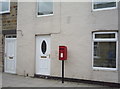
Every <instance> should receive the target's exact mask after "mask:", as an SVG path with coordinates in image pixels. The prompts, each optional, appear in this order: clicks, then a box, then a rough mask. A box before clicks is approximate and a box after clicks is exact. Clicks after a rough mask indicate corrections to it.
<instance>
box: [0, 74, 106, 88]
mask: <svg viewBox="0 0 120 89" xmlns="http://www.w3.org/2000/svg"><path fill="white" fill-rule="evenodd" d="M0 76H2V77H0V80H2V82H1V83H0V86H1V87H101V88H103V87H106V86H101V85H94V84H84V83H77V82H66V81H65V82H64V84H62V83H61V80H52V79H42V78H31V77H24V76H19V75H12V74H6V73H0Z"/></svg>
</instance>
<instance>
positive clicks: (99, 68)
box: [93, 67, 118, 72]
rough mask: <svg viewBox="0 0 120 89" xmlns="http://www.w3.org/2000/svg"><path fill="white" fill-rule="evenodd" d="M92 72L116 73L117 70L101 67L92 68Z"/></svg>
mask: <svg viewBox="0 0 120 89" xmlns="http://www.w3.org/2000/svg"><path fill="white" fill-rule="evenodd" d="M93 71H113V72H117V71H118V70H117V68H102V67H93Z"/></svg>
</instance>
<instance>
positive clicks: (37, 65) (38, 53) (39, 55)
mask: <svg viewBox="0 0 120 89" xmlns="http://www.w3.org/2000/svg"><path fill="white" fill-rule="evenodd" d="M43 41H46V44H47V46H46V47H47V48H46V53H45V54H42V51H39V50H41V48H40V47H41V45H42V42H43ZM50 43H51V41H50V35H42V36H36V60H35V61H36V62H35V70H36V71H35V74H38V75H50V68H51V58H50V51H51V45H50ZM42 56H43V57H44V56H46V58H42ZM44 60H45V61H44ZM40 62H41V63H42V62H43V63H44V62H45V63H46V62H48V64H47V67H48V70H47V72H41V70H40V68H41V67H40ZM43 65H44V64H43ZM43 69H44V68H43Z"/></svg>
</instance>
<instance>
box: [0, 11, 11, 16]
mask: <svg viewBox="0 0 120 89" xmlns="http://www.w3.org/2000/svg"><path fill="white" fill-rule="evenodd" d="M8 13H10V11H3V12H0V14H1V15H2V14H8Z"/></svg>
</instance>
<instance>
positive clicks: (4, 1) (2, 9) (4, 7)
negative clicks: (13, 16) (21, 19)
mask: <svg viewBox="0 0 120 89" xmlns="http://www.w3.org/2000/svg"><path fill="white" fill-rule="evenodd" d="M8 12H10V0H1V1H0V13H8Z"/></svg>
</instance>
